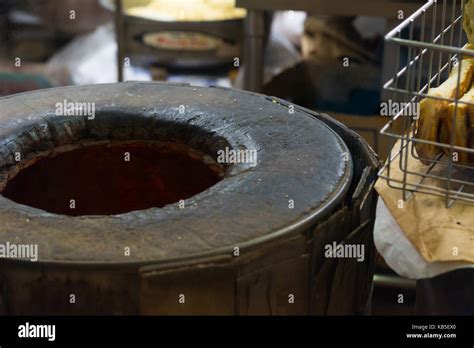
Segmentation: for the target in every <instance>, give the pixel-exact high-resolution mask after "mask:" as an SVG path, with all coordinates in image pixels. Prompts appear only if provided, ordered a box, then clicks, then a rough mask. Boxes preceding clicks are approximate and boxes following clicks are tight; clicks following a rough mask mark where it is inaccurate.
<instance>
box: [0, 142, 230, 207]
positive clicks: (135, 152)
mask: <svg viewBox="0 0 474 348" xmlns="http://www.w3.org/2000/svg"><path fill="white" fill-rule="evenodd" d="M223 173H224V170H223V168H222V167H220V166H218V165H216V164H215V163H213V161H212V158H210V157H209V156H207V155H205V154H202V153H200V152H197V151H195V150H192V149H190V148H186V147H185V146H183V145H180V144H162V143H161V144H156V143H140V142H136V143H127V144H115V145H111V144H105V145H91V146H87V147H82V148H77V149H74V150H70V151H67V152H61V153H59V154H56V155H54V156H47V157H41V158H39V159H35V160H33V161H31V163H29V164H28V166H26V167H25V168H23V169H22V170H20V171H19V172H18V174H17V175H15V176H14V177H13V178H12V179H10V180H9V181H8V183H7V185H6V187H5V188H4V190H3V192H2V194H3V195H4V196H5V197H7V198H9V199H11V200H13V201H15V202H17V203H20V204H24V205H29V206H31V207H35V208H39V209H43V210H46V211H48V212H51V213H56V214H65V215H74V216H77V215H112V214H121V213H127V212H131V211H135V210H142V209H148V208H153V207H163V206H165V205H167V204H171V203H175V202H179V201H180V200H184V199H187V198H189V197H192V196H194V195H196V194H198V193H200V192H202V191H204V190H206V189H208V188H209V187H211V186H213V185H214V184H216V183H217V182H218V181H220V180H221V178H222V177H223Z"/></svg>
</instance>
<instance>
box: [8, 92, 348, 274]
mask: <svg viewBox="0 0 474 348" xmlns="http://www.w3.org/2000/svg"><path fill="white" fill-rule="evenodd" d="M63 100H67V101H69V102H85V101H86V102H94V103H95V104H96V118H95V119H94V120H86V119H85V118H83V117H71V116H69V117H58V116H56V115H55V104H56V103H58V102H62V101H63ZM181 105H184V106H185V112H184V113H183V114H180V112H179V107H180V106H181ZM288 111H289V110H288V106H287V105H283V104H282V103H281V102H279V101H277V100H272V99H271V98H269V97H265V96H261V95H256V94H251V93H245V92H239V91H235V90H228V89H221V88H198V87H189V86H182V85H170V84H157V83H124V84H111V85H97V86H81V87H70V88H59V89H49V90H43V91H39V92H33V93H26V94H20V95H16V96H10V97H5V98H1V99H0V183H1V182H5V180H6V179H7V177H6V176H8V175H11V173H14V170H15V168H16V167H17V165H18V164H17V163H15V162H14V159H13V153H15V152H20V153H21V154H22V158H24V159H25V161H26V160H28V159H31V158H32V157H36V156H38V155H39V154H49V153H51V151H52V150H53V149H54V148H55V147H58V146H62V145H66V144H70V143H76V144H77V143H80V142H81V141H82V140H86V139H89V140H90V139H95V140H101V139H119V140H120V139H121V140H124V139H143V140H162V139H163V138H166V139H168V140H169V138H170V137H171V138H173V139H175V140H177V141H181V142H186V143H187V144H189V145H191V146H193V147H195V148H196V149H198V150H201V151H204V152H207V153H208V154H209V155H211V156H212V155H214V156H215V154H216V152H217V150H218V149H222V148H223V146H227V145H228V146H230V147H232V148H239V147H240V148H242V147H244V148H247V149H256V150H258V160H259V161H258V165H257V166H255V167H251V166H249V165H245V164H237V165H234V166H233V167H232V168H230V169H229V172H228V174H227V176H226V178H225V179H224V180H222V181H221V182H219V183H218V184H216V185H215V186H213V187H211V188H210V189H208V190H206V191H204V192H202V193H200V194H198V195H196V196H194V197H192V198H190V199H188V200H186V202H185V205H186V208H185V209H179V207H178V206H177V204H176V205H168V206H166V207H164V208H162V209H157V208H156V209H148V210H143V211H135V212H130V213H127V214H121V215H114V216H82V217H70V216H62V215H55V214H50V213H46V212H44V211H41V210H38V209H35V208H31V207H27V206H22V205H19V204H16V203H14V202H12V201H10V200H8V199H6V198H4V197H3V196H1V197H0V221H1V224H0V243H3V242H5V241H12V240H14V241H15V242H16V243H28V244H31V243H33V244H38V250H39V261H40V262H42V263H48V262H59V263H76V264H101V263H104V264H122V263H129V264H133V263H144V264H146V263H153V264H155V265H157V264H160V263H161V262H169V261H170V260H179V259H186V258H188V259H190V258H193V257H196V256H200V257H203V256H205V255H212V254H230V253H231V251H232V250H233V248H234V247H236V246H239V247H241V248H243V249H246V248H247V249H252V248H255V247H257V246H258V245H260V244H261V243H263V242H266V241H271V240H273V239H278V238H289V237H291V236H292V235H296V234H298V233H300V232H301V230H302V229H304V228H307V227H309V226H310V225H311V224H314V223H315V222H316V221H317V220H318V219H320V218H321V217H323V216H325V214H328V213H329V212H330V211H331V210H332V209H333V208H334V207H335V206H336V205H337V204H339V203H341V201H342V200H343V198H344V195H345V193H346V191H347V190H348V188H349V185H350V183H351V176H352V161H351V159H350V156H349V160H348V161H344V157H345V155H346V154H348V153H349V150H348V148H347V147H346V145H345V144H344V142H343V141H342V140H341V138H340V137H339V136H337V135H336V133H335V132H334V131H332V130H331V129H330V128H329V127H327V126H326V125H325V124H324V123H323V122H321V121H319V120H317V119H316V118H314V117H313V116H312V115H310V114H308V113H306V112H303V111H301V110H299V109H298V108H296V109H295V112H294V114H290V113H289V112H288ZM20 165H21V164H20ZM0 187H1V185H0ZM289 199H293V200H294V202H295V207H294V209H289V208H288V200H289ZM127 246H128V247H130V248H131V254H130V256H124V247H127Z"/></svg>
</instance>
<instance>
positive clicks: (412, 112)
mask: <svg viewBox="0 0 474 348" xmlns="http://www.w3.org/2000/svg"><path fill="white" fill-rule="evenodd" d="M464 11H465V8H464V0H438V1H436V0H429V1H428V2H427V3H426V4H425V5H423V6H422V7H421V8H420V9H418V10H417V11H416V12H415V13H413V15H411V16H410V17H408V18H407V19H406V20H404V21H403V22H402V23H401V24H400V25H398V26H397V27H396V28H395V29H394V30H392V31H391V32H390V33H388V34H387V35H386V37H385V41H386V45H387V47H391V49H392V50H393V51H394V54H395V56H394V57H395V60H396V63H395V65H394V66H391V67H387V66H386V67H384V68H385V69H393V74H392V72H390V75H389V76H393V78H391V79H390V80H389V81H388V82H386V83H385V84H384V89H385V90H386V97H388V98H387V99H385V100H386V101H384V103H385V105H384V106H385V109H386V111H388V116H390V120H389V121H388V123H387V124H386V125H385V126H384V127H383V128H382V130H381V134H384V135H386V136H389V137H391V138H392V139H393V142H394V143H395V145H394V147H393V150H392V153H391V155H389V156H388V159H387V161H386V163H385V165H384V166H383V167H382V169H381V170H380V172H379V176H380V177H381V178H384V179H386V180H387V184H388V185H389V186H390V187H392V188H394V189H399V190H402V191H403V194H402V196H403V199H404V200H407V199H409V198H410V197H411V196H412V195H413V193H414V192H420V193H426V194H431V195H436V196H440V197H442V198H444V199H445V201H446V207H451V206H452V205H453V203H454V202H455V201H464V202H470V203H473V202H474V182H473V180H472V179H473V177H474V175H473V174H474V170H473V169H474V149H473V147H474V104H472V103H470V100H469V101H465V100H464V99H463V100H461V101H459V99H460V98H461V97H462V92H463V91H461V79H462V73H461V72H462V71H463V64H468V63H469V61H468V60H467V59H472V58H474V51H473V50H471V49H469V48H467V47H465V43H466V42H467V38H466V35H465V33H464V30H463V19H464V15H465V13H464ZM473 16H474V14H473ZM387 52H388V51H386V54H387ZM465 68H466V66H465ZM456 71H457V73H456ZM450 74H454V75H455V77H454V78H453V77H451V80H452V81H453V80H454V86H455V87H454V88H453V93H454V95H450V96H449V97H446V96H444V95H441V96H440V95H439V93H434V92H433V91H435V89H434V88H436V87H438V86H440V85H441V84H443V82H444V81H445V80H446V79H447V78H448V77H450ZM456 78H457V80H456ZM470 84H471V82H470V81H469V85H470ZM429 99H431V100H433V104H432V105H437V107H438V106H439V110H441V111H442V112H441V111H440V115H442V116H441V117H439V120H438V122H435V123H434V124H435V125H437V127H436V128H433V129H434V132H433V134H435V136H434V137H433V138H428V139H427V138H426V137H423V136H420V135H419V133H418V132H417V131H418V129H419V128H418V127H419V125H420V120H421V118H422V116H423V112H421V115H420V103H421V102H422V101H423V100H429ZM434 101H436V103H434ZM473 101H474V98H473ZM462 104H465V105H466V106H462V107H461V105H462ZM471 106H472V107H473V109H472V115H471V116H472V122H471V119H470V118H469V116H470V113H469V110H470V108H471ZM460 108H464V109H463V110H466V109H467V110H468V111H467V112H463V113H461V112H460V111H459V109H460ZM382 109H383V107H382V108H381V110H382ZM443 110H451V112H446V111H443ZM421 111H423V108H421ZM425 116H426V115H425ZM456 123H457V124H456ZM456 127H457V128H456ZM459 131H462V132H464V133H465V134H467V135H466V136H465V137H464V138H462V139H461V137H459V136H456V133H457V132H459ZM441 133H442V134H444V138H443V139H441V140H440V134H441ZM423 146H424V147H425V148H426V147H427V146H428V147H430V146H431V153H434V155H433V154H431V155H430V156H426V155H425V153H423V152H422V151H418V149H419V148H422V147H423ZM460 159H462V160H460Z"/></svg>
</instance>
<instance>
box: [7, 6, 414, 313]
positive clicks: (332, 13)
mask: <svg viewBox="0 0 474 348" xmlns="http://www.w3.org/2000/svg"><path fill="white" fill-rule="evenodd" d="M342 2H344V1H342ZM345 3H348V2H347V1H345ZM349 3H350V2H349ZM352 3H355V1H352ZM420 3H423V1H420V0H418V1H415V0H411V1H410V0H408V1H407V0H404V1H402V0H400V1H385V0H381V1H374V0H368V1H360V2H358V3H357V5H354V4H352V6H344V5H341V1H327V0H293V1H285V0H274V1H273V0H272V1H268V0H267V1H262V0H237V2H236V1H234V0H173V1H170V0H122V1H115V0H30V1H28V0H2V1H1V2H0V96H6V95H9V94H14V93H20V92H26V91H30V90H35V89H40V88H49V87H55V86H65V85H83V84H98V83H112V82H117V81H122V80H124V81H127V80H135V81H136V80H143V81H168V82H175V83H181V82H183V83H190V84H192V85H197V86H210V85H219V86H224V87H233V88H239V89H247V90H251V91H255V92H260V93H264V94H267V95H272V96H277V97H281V98H284V99H286V100H289V101H291V102H293V103H295V104H298V105H302V106H304V107H307V108H310V109H313V110H317V111H319V112H325V113H328V114H330V115H331V116H332V117H335V118H336V119H338V120H339V121H341V122H343V123H345V124H346V125H347V126H349V127H350V128H352V129H354V130H355V131H357V132H358V133H359V134H361V135H362V136H363V137H364V138H365V139H366V140H367V141H368V142H369V144H370V145H371V146H372V147H373V148H374V149H375V151H377V152H378V154H379V156H380V158H381V159H382V160H383V159H384V158H385V156H386V155H387V152H388V150H389V148H390V144H388V142H387V140H386V139H385V138H381V137H380V136H379V130H380V128H381V127H382V126H383V125H384V124H385V122H386V121H387V120H386V119H384V118H383V117H380V116H379V107H380V100H381V84H382V81H383V80H384V76H383V69H382V67H383V65H384V64H391V63H390V59H393V57H390V55H388V56H387V55H386V56H385V57H384V56H383V52H384V47H383V35H384V34H385V33H386V32H387V31H388V29H390V28H391V27H393V26H395V25H396V24H398V23H400V21H401V20H403V19H405V18H406V16H408V15H409V14H410V13H411V12H413V10H414V9H415V8H417V7H418V6H419V5H420ZM359 4H360V6H359ZM0 111H1V110H0ZM375 281H376V282H375V284H376V287H375V290H374V308H373V314H410V313H412V311H413V303H414V282H411V281H407V280H404V281H402V280H401V279H400V278H398V277H396V276H395V275H394V273H393V272H391V271H390V270H389V269H388V267H386V266H385V265H384V262H383V260H380V262H379V269H378V274H377V275H376V279H375ZM400 292H403V293H404V294H405V299H406V301H405V303H404V304H399V303H397V294H399V293H400Z"/></svg>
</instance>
